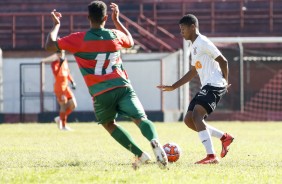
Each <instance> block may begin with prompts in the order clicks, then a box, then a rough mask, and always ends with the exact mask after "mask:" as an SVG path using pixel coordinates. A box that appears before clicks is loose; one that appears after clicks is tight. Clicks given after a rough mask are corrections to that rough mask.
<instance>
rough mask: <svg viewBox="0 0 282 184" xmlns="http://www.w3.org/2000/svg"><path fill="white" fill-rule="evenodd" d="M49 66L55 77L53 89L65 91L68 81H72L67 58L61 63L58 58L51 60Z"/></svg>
mask: <svg viewBox="0 0 282 184" xmlns="http://www.w3.org/2000/svg"><path fill="white" fill-rule="evenodd" d="M51 67H52V71H53V75H54V78H55V83H54V91H55V92H61V91H65V90H66V89H67V87H68V81H73V78H72V76H71V74H70V70H69V66H68V61H67V59H65V60H64V61H63V62H62V63H61V62H60V60H59V59H58V60H56V61H53V62H52V63H51Z"/></svg>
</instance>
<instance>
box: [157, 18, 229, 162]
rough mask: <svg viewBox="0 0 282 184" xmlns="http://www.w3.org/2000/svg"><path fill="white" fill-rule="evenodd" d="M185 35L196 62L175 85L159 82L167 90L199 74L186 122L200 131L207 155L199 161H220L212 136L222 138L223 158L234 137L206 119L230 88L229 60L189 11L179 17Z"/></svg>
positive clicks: (160, 87)
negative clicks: (204, 34) (196, 89)
mask: <svg viewBox="0 0 282 184" xmlns="http://www.w3.org/2000/svg"><path fill="white" fill-rule="evenodd" d="M179 26H180V31H181V35H182V37H183V38H184V39H185V40H189V41H191V42H192V50H191V55H192V63H191V65H192V66H191V68H190V70H189V71H188V72H187V73H186V74H185V75H184V76H183V77H182V78H181V79H179V80H178V81H177V82H175V83H174V84H173V85H160V86H157V87H158V88H159V89H161V90H163V91H173V90H174V89H177V88H179V87H180V86H182V85H184V84H185V83H187V82H189V81H191V80H192V78H194V77H195V76H196V75H199V77H200V81H201V84H202V88H201V90H200V91H199V92H198V93H197V94H196V95H195V97H194V98H193V99H192V100H191V102H190V104H189V107H188V111H187V113H186V115H185V118H184V122H185V124H186V125H187V126H188V127H189V128H191V129H192V130H194V131H196V132H198V135H199V137H200V140H201V141H202V143H203V145H204V147H205V149H206V152H207V156H206V157H205V158H204V159H202V160H200V161H198V162H196V163H195V164H217V163H218V162H219V159H218V158H217V156H216V154H215V150H214V147H213V144H212V140H211V136H214V137H216V138H218V139H220V140H221V143H222V150H221V154H220V156H221V157H222V158H223V157H225V155H226V154H227V152H228V149H229V145H230V144H231V143H232V141H233V139H234V138H233V137H232V136H231V135H229V134H227V133H224V132H222V131H221V130H218V129H216V128H214V127H212V126H210V125H208V124H207V123H206V121H205V118H206V117H207V116H208V114H210V113H212V112H213V111H214V110H215V108H216V106H217V103H218V102H219V101H220V99H221V98H222V96H223V95H224V94H225V93H226V92H227V88H228V87H229V85H228V62H227V60H226V58H225V57H224V56H223V55H222V54H221V52H220V51H219V50H218V49H217V47H216V46H215V45H214V44H213V43H212V42H211V41H210V40H208V39H207V37H205V36H203V35H201V34H200V32H199V23H198V19H197V18H196V16H194V15H192V14H187V15H185V16H183V17H182V18H181V19H180V21H179Z"/></svg>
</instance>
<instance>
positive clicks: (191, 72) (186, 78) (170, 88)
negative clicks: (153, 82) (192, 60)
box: [157, 66, 197, 91]
mask: <svg viewBox="0 0 282 184" xmlns="http://www.w3.org/2000/svg"><path fill="white" fill-rule="evenodd" d="M196 75H197V70H196V68H195V66H191V69H190V70H189V71H188V72H187V73H186V74H185V75H184V76H183V77H182V78H181V79H179V80H178V81H177V82H175V83H174V84H173V85H171V86H167V85H159V86H157V88H159V89H161V90H162V91H173V90H175V89H177V88H179V87H180V86H182V85H184V84H186V83H187V82H189V81H191V80H192V79H193V78H194V77H195V76H196Z"/></svg>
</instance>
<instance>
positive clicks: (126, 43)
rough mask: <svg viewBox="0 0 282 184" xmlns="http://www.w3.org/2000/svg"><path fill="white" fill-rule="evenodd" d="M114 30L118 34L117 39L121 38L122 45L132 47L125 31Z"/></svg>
mask: <svg viewBox="0 0 282 184" xmlns="http://www.w3.org/2000/svg"><path fill="white" fill-rule="evenodd" d="M113 32H114V33H115V34H116V36H117V39H118V40H119V42H120V44H121V46H122V47H124V48H130V47H131V46H132V45H131V43H130V40H129V38H128V37H127V36H126V35H125V34H124V33H123V32H121V31H119V30H117V29H113Z"/></svg>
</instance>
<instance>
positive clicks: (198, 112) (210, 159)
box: [193, 105, 219, 164]
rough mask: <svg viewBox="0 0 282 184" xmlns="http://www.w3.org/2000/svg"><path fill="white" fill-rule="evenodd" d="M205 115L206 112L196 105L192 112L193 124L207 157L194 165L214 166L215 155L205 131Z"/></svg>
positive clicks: (216, 161)
mask: <svg viewBox="0 0 282 184" xmlns="http://www.w3.org/2000/svg"><path fill="white" fill-rule="evenodd" d="M206 115H207V111H206V109H205V108H204V107H202V106H201V105H196V106H195V108H194V110H193V122H194V125H195V127H196V129H197V131H198V135H199V138H200V140H201V142H202V144H203V145H204V147H205V149H206V153H207V157H206V158H204V159H203V160H200V161H198V162H196V164H216V163H218V162H219V161H218V159H217V157H216V154H215V150H214V147H213V143H212V140H211V136H210V133H209V131H208V130H207V129H206V125H205V123H204V117H205V116H206Z"/></svg>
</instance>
